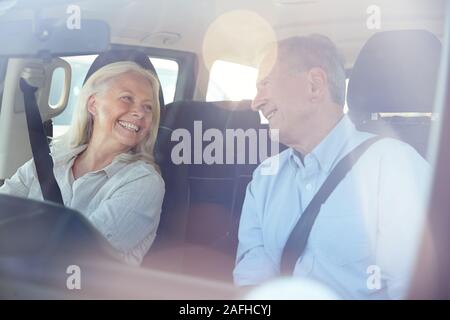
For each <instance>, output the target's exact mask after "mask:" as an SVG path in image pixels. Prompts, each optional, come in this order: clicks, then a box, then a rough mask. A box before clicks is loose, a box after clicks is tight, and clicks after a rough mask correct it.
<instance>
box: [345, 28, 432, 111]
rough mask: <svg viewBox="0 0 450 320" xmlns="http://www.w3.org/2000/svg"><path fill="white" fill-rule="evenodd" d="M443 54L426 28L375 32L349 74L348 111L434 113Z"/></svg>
mask: <svg viewBox="0 0 450 320" xmlns="http://www.w3.org/2000/svg"><path fill="white" fill-rule="evenodd" d="M440 53H441V43H440V41H439V39H438V38H436V36H434V35H433V34H432V33H431V32H428V31H425V30H401V31H384V32H380V33H376V34H374V35H373V36H372V37H371V38H370V39H369V40H368V41H367V43H366V44H365V45H364V47H363V48H362V49H361V52H360V53H359V56H358V58H357V60H356V62H355V64H354V66H353V70H352V72H351V75H350V79H349V84H348V94H347V104H348V108H349V113H350V114H352V113H353V114H370V113H377V112H432V109H433V101H434V94H435V88H436V81H437V74H438V68H439V63H440Z"/></svg>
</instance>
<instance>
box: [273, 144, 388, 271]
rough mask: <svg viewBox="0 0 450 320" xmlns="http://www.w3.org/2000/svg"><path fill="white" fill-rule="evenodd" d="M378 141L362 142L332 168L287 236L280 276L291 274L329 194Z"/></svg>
mask: <svg viewBox="0 0 450 320" xmlns="http://www.w3.org/2000/svg"><path fill="white" fill-rule="evenodd" d="M380 139H382V137H380V136H375V137H372V138H369V139H367V140H365V141H363V142H362V143H360V144H359V145H358V146H357V147H355V148H354V149H353V150H352V151H350V152H349V153H348V154H347V155H345V156H344V157H343V158H342V159H341V160H340V161H339V162H338V164H337V165H336V166H335V167H334V168H333V170H332V171H331V173H330V174H329V175H328V177H327V179H326V180H325V182H324V183H323V184H322V186H321V187H320V189H319V191H317V193H316V194H315V196H314V197H313V199H312V200H311V202H310V203H309V205H308V206H307V207H306V209H305V211H304V212H303V214H302V215H301V217H300V219H299V220H298V222H297V224H296V225H295V227H294V228H293V230H292V232H291V234H290V235H289V238H288V240H287V242H286V245H285V246H284V249H283V254H282V257H281V264H280V271H281V274H283V275H292V274H293V272H294V269H295V265H296V263H297V260H298V258H300V256H301V255H302V254H303V251H304V250H305V247H306V243H307V242H308V237H309V234H310V233H311V229H312V227H313V225H314V221H315V220H316V218H317V215H318V214H319V212H320V209H321V207H322V205H323V204H324V203H325V202H326V201H327V199H328V197H329V196H330V194H332V193H333V191H334V190H335V189H336V187H337V185H338V184H339V183H340V182H341V181H342V180H343V179H344V178H345V176H346V175H347V173H348V172H349V171H350V170H351V169H352V167H353V165H354V164H355V163H356V162H357V161H358V159H359V158H360V157H361V156H362V155H363V154H364V152H366V150H367V149H368V148H369V147H370V146H371V145H372V144H374V143H375V142H377V141H378V140H380Z"/></svg>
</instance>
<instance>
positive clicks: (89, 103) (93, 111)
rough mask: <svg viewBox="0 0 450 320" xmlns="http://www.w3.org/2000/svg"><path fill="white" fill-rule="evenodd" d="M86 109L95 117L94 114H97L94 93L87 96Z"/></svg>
mask: <svg viewBox="0 0 450 320" xmlns="http://www.w3.org/2000/svg"><path fill="white" fill-rule="evenodd" d="M87 109H88V112H89V113H90V114H91V115H92V116H93V117H95V115H96V114H97V108H96V106H95V95H92V96H90V97H89V99H88V101H87Z"/></svg>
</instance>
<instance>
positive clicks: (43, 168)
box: [20, 78, 64, 205]
mask: <svg viewBox="0 0 450 320" xmlns="http://www.w3.org/2000/svg"><path fill="white" fill-rule="evenodd" d="M20 90H22V92H23V98H24V104H25V115H26V119H27V126H28V135H29V137H30V144H31V151H32V153H33V158H34V164H35V166H36V173H37V177H38V180H39V184H40V186H41V191H42V196H43V197H44V200H47V201H53V202H56V203H58V204H61V205H64V202H63V200H62V196H61V190H60V189H59V186H58V183H57V182H56V179H55V175H54V173H53V159H52V157H51V156H50V148H49V146H48V142H47V137H46V135H45V132H44V127H43V125H42V118H41V115H40V113H39V108H38V105H37V102H36V97H35V95H34V94H35V92H36V90H37V88H36V87H33V86H31V85H29V84H28V83H27V81H26V80H25V79H23V78H21V79H20Z"/></svg>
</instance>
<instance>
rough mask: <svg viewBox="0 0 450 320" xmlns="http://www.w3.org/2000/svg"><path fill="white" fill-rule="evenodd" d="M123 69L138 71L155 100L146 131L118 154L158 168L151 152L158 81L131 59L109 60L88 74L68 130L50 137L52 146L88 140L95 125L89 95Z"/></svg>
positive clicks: (70, 145)
mask: <svg viewBox="0 0 450 320" xmlns="http://www.w3.org/2000/svg"><path fill="white" fill-rule="evenodd" d="M125 73H134V74H138V75H141V76H142V77H144V78H145V79H147V80H148V81H149V83H150V86H151V88H152V91H153V100H154V101H153V104H152V106H153V108H152V110H153V118H152V125H151V128H150V130H149V133H148V135H147V136H146V137H145V138H144V139H142V141H141V142H140V143H138V144H137V145H136V146H135V147H133V148H132V149H131V150H130V151H129V152H128V153H123V154H121V155H119V156H118V157H120V159H121V160H123V161H126V162H132V161H136V160H142V161H145V162H147V163H149V164H151V165H152V166H153V167H154V168H155V169H157V170H159V168H158V166H157V165H156V163H155V158H154V154H153V152H154V148H155V143H156V137H157V134H158V127H159V118H160V105H159V82H158V80H157V78H156V77H155V75H153V73H152V72H150V71H148V70H146V69H144V68H142V67H140V66H139V65H138V64H136V63H134V62H131V61H123V62H115V63H111V64H108V65H106V66H104V67H102V68H100V69H99V70H97V71H96V72H94V73H93V74H92V75H91V77H89V79H88V80H87V81H86V83H85V84H84V86H83V88H82V89H81V90H80V93H79V95H78V100H77V103H76V105H75V111H74V114H73V117H72V123H71V124H70V127H69V130H68V131H67V132H66V133H65V134H63V135H61V136H60V137H57V138H55V139H54V140H53V141H52V147H53V148H54V150H55V152H57V153H58V152H64V151H66V150H70V149H74V148H76V147H79V146H81V145H84V144H89V142H90V140H91V137H92V132H93V127H94V119H93V117H92V115H91V114H90V113H89V112H88V109H87V103H88V100H89V98H90V97H91V96H92V95H95V94H98V93H101V92H104V91H105V90H106V89H107V88H108V85H109V84H110V83H111V80H113V79H115V78H117V77H119V76H120V75H122V74H125Z"/></svg>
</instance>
